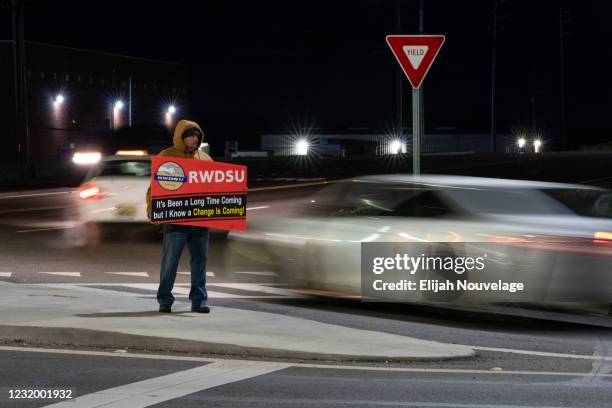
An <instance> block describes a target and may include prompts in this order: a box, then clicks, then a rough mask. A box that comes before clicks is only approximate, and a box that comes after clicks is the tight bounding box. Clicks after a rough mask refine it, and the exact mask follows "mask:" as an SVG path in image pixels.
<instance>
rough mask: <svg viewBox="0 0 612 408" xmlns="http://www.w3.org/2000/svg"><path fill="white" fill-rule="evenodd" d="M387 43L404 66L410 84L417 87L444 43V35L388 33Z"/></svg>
mask: <svg viewBox="0 0 612 408" xmlns="http://www.w3.org/2000/svg"><path fill="white" fill-rule="evenodd" d="M387 44H389V47H391V51H393V54H395V58H397V61H398V62H399V63H400V65H401V66H402V69H403V70H404V73H405V74H406V76H407V77H408V80H409V81H410V84H411V85H412V87H413V88H414V89H417V88H418V87H419V86H421V83H422V82H423V79H424V78H425V75H427V71H429V68H430V67H431V64H432V63H433V61H434V59H435V58H436V55H438V51H440V48H441V47H442V44H444V36H443V35H388V36H387Z"/></svg>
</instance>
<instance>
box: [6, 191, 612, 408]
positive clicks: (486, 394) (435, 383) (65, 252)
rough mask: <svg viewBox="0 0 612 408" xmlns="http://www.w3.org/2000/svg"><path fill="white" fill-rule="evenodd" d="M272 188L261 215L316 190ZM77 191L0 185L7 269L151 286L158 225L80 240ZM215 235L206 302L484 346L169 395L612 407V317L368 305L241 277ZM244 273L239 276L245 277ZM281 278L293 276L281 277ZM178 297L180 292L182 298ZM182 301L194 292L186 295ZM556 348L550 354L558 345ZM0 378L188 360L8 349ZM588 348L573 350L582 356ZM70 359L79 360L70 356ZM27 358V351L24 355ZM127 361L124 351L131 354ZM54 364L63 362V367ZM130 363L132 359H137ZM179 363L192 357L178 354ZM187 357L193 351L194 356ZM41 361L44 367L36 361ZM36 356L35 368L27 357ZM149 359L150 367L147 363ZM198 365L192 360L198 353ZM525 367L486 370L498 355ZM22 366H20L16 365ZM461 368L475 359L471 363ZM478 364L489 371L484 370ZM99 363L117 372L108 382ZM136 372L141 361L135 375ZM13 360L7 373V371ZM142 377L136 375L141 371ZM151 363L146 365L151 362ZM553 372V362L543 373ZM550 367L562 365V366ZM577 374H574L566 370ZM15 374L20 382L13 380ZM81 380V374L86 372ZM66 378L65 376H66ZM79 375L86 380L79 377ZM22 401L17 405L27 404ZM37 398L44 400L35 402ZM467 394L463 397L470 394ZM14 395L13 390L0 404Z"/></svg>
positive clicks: (254, 402)
mask: <svg viewBox="0 0 612 408" xmlns="http://www.w3.org/2000/svg"><path fill="white" fill-rule="evenodd" d="M313 189H314V188H310V189H309V190H308V191H304V190H301V189H290V190H278V191H277V190H275V191H271V192H265V193H257V194H255V193H254V194H252V195H250V196H249V206H253V207H262V208H260V209H258V210H257V212H253V213H251V214H253V215H254V216H258V217H267V216H274V215H276V214H278V213H279V212H282V211H284V210H286V208H287V207H288V205H290V202H291V201H293V200H301V199H303V198H304V197H305V196H306V195H307V193H309V192H312V190H313ZM72 197H73V194H71V193H70V191H69V190H66V189H57V190H45V191H42V190H41V191H33V192H29V193H24V194H23V195H21V196H20V197H16V196H15V195H14V194H11V193H3V194H0V242H2V245H1V246H0V279H1V280H6V281H12V282H21V283H31V284H45V283H59V284H65V285H67V286H69V285H84V286H87V285H89V286H94V287H101V288H104V289H107V290H117V291H137V292H139V293H142V294H144V295H145V296H150V298H151V308H152V309H155V308H156V307H157V305H156V302H155V299H154V295H155V290H156V285H157V282H158V273H159V258H160V245H161V236H160V234H159V232H158V231H156V230H155V229H154V228H151V227H150V226H139V227H130V228H129V229H128V230H126V229H125V228H115V229H111V230H110V231H106V234H105V235H104V239H102V240H101V241H100V242H99V243H98V244H97V245H94V246H86V247H76V246H75V245H74V242H73V241H72V239H71V235H70V231H71V228H70V227H71V226H72V225H73V224H74V222H75V219H74V214H75V211H74V203H73V199H72ZM217 244H218V242H215V240H214V238H213V241H212V243H211V252H210V256H209V267H208V270H209V273H210V276H209V277H208V287H209V290H211V291H213V292H215V295H212V296H211V300H210V303H211V305H212V307H213V313H214V306H215V305H218V306H227V307H233V308H243V309H249V310H258V311H265V312H270V313H276V314H283V315H290V316H296V317H301V318H305V319H311V320H317V321H321V322H325V323H331V324H336V325H342V326H347V327H353V328H359V329H367V330H373V331H379V332H388V333H394V334H400V335H406V336H411V337H417V338H421V339H428V340H435V341H439V342H447V343H457V344H464V345H468V346H472V347H475V348H476V350H477V353H478V355H477V357H476V358H474V359H471V360H459V361H449V362H431V363H411V364H399V363H398V364H394V365H393V366H394V367H395V368H398V369H415V368H419V369H425V370H433V369H441V370H446V371H443V372H435V373H434V372H410V371H400V372H380V371H370V370H369V369H361V368H359V367H352V368H342V367H334V368H329V367H305V366H293V365H292V366H291V367H288V368H284V369H282V370H278V371H274V372H273V373H268V374H262V375H258V376H255V377H253V378H250V379H244V380H240V381H239V382H233V383H229V384H227V385H223V386H217V387H212V388H210V389H206V390H201V391H197V392H193V393H190V394H189V395H185V396H181V397H177V398H173V399H171V400H168V401H166V402H163V403H160V406H212V405H214V406H222V407H225V406H246V405H248V406H266V407H267V406H289V405H290V406H310V405H317V406H321V405H325V406H326V405H330V406H337V405H338V406H342V405H349V404H350V405H356V406H376V405H382V406H423V407H430V406H431V407H447V406H466V407H467V406H470V407H475V406H476V407H477V406H608V405H609V404H608V401H609V400H610V391H611V388H610V387H611V383H610V378H609V377H608V375H610V374H612V322H610V321H608V319H607V318H598V319H593V318H592V317H591V316H581V315H566V314H560V313H558V312H553V311H525V310H506V311H504V313H500V312H499V310H497V309H496V310H489V311H486V310H480V311H469V312H468V311H465V310H450V309H447V308H442V307H431V306H422V305H404V304H380V303H377V304H368V303H361V302H360V301H358V300H355V299H351V298H342V297H333V296H328V294H325V293H320V294H318V296H311V293H310V292H306V291H303V290H300V289H299V288H295V289H292V290H287V291H285V290H280V291H278V293H275V292H274V290H272V292H270V288H274V286H268V284H269V283H271V282H272V281H273V278H272V277H271V276H269V275H268V274H266V272H268V271H265V270H263V269H262V266H261V265H252V264H242V265H241V264H238V265H236V269H235V270H233V271H231V272H232V274H233V275H232V276H231V277H232V279H231V282H230V281H228V280H227V279H226V277H225V276H220V275H219V274H218V273H217V274H215V270H217V271H218V270H220V269H221V265H220V263H221V262H222V258H221V254H220V251H219V248H220V246H219V245H217ZM188 270H189V267H188V259H187V257H186V256H185V257H184V259H183V260H182V262H181V264H180V266H179V271H180V272H183V273H180V274H179V276H178V279H177V284H178V285H188V284H189V276H188V272H187V271H188ZM236 282H237V283H236ZM283 289H284V288H283ZM177 299H178V300H181V297H177ZM183 300H185V299H183ZM550 353H552V354H550ZM2 354H3V355H2V358H1V359H0V361H2V363H1V364H0V371H5V372H4V373H2V372H0V378H4V380H2V382H0V384H1V385H2V386H4V387H8V386H19V385H21V383H20V381H23V384H27V385H31V386H32V387H34V386H37V385H41V386H50V385H52V384H58V385H61V383H62V382H61V381H60V380H62V379H66V381H68V382H69V383H70V384H72V386H73V387H75V388H77V389H81V393H91V392H95V391H99V390H102V389H108V388H114V387H118V386H119V385H121V384H129V383H131V382H136V381H142V380H143V379H145V378H146V377H147V376H149V375H150V377H154V376H163V375H167V374H168V373H169V372H179V371H181V370H185V369H186V368H185V367H186V366H185V365H180V364H176V365H173V364H174V363H172V364H171V363H168V362H166V363H165V364H166V365H163V364H161V363H159V362H158V361H154V362H151V361H148V360H143V361H142V362H140V363H138V364H143V366H142V367H144V368H138V369H132V368H129V367H128V368H126V369H125V370H124V371H122V372H124V373H125V375H114V374H113V372H114V371H113V370H117V371H120V370H122V368H121V366H120V365H115V364H114V363H113V361H115V360H116V359H117V357H95V358H94V357H92V356H89V357H83V356H78V357H66V356H62V358H58V357H57V356H56V355H54V354H44V357H41V355H40V354H36V355H33V354H34V353H30V352H23V351H20V352H15V351H5V352H3V353H2ZM577 355H581V356H589V357H590V358H575V356H577ZM63 359H67V360H66V361H67V362H66V363H65V364H67V367H69V369H60V367H61V361H62V360H63ZM17 361H18V362H19V364H17ZM121 361H122V362H124V360H121ZM54 364H55V365H57V367H58V369H57V370H54V369H53V367H55V365H54ZM130 364H136V362H134V361H131V360H130ZM181 364H183V363H181ZM187 365H188V366H189V364H187ZM35 366H44V370H43V371H42V372H41V370H37V369H34V367H35ZM28 367H29V368H30V369H28ZM137 367H140V366H137ZM190 367H193V365H192V366H190ZM497 367H499V368H501V369H502V370H503V371H504V372H508V371H518V372H525V373H524V374H508V375H506V376H500V375H496V374H495V373H489V371H490V370H491V369H493V368H497ZM17 368H18V369H17ZM457 370H476V371H474V372H472V371H469V372H462V371H457ZM480 371H482V372H480ZM81 372H83V373H85V374H87V375H90V374H91V375H93V376H94V377H95V375H99V376H102V377H104V378H107V377H108V379H107V380H104V381H98V380H94V379H93V378H94V377H88V376H87V375H85V374H84V375H80V374H79V373H81ZM136 372H138V373H140V374H139V375H140V376H138V375H136ZM9 373H11V374H10V375H9ZM130 373H132V374H134V376H131V374H130ZM142 373H145V374H142ZM547 373H548V374H547ZM552 373H555V374H554V375H553V374H552ZM559 373H569V374H559ZM7 379H10V381H12V382H7ZM77 380H78V381H77ZM62 381H63V380H62ZM79 381H82V384H81V382H79ZM23 404H24V403H19V405H18V406H29V405H23ZM32 404H34V405H31V406H42V405H41V404H38V405H36V403H32ZM461 404H463V405H461ZM0 405H2V406H5V405H4V402H3V403H2V404H0ZM43 405H44V404H43Z"/></svg>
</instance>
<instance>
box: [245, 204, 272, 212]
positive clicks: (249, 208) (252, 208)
mask: <svg viewBox="0 0 612 408" xmlns="http://www.w3.org/2000/svg"><path fill="white" fill-rule="evenodd" d="M264 208H270V206H269V205H262V206H261V207H247V211H252V210H263V209H264Z"/></svg>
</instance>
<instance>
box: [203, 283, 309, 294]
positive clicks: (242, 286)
mask: <svg viewBox="0 0 612 408" xmlns="http://www.w3.org/2000/svg"><path fill="white" fill-rule="evenodd" d="M211 286H215V287H222V288H228V289H239V290H244V291H247V292H262V293H270V294H272V295H280V296H290V297H296V298H301V297H303V296H302V295H300V294H299V293H296V292H294V291H292V290H289V289H281V288H275V287H269V286H266V285H258V284H256V283H211Z"/></svg>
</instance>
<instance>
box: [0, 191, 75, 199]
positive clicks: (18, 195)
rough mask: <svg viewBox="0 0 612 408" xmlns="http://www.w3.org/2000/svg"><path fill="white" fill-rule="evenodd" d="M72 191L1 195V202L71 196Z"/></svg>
mask: <svg viewBox="0 0 612 408" xmlns="http://www.w3.org/2000/svg"><path fill="white" fill-rule="evenodd" d="M70 193H72V191H58V192H53V193H34V194H13V195H1V196H0V200H5V199H7V198H27V197H40V196H50V195H61V194H70Z"/></svg>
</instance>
